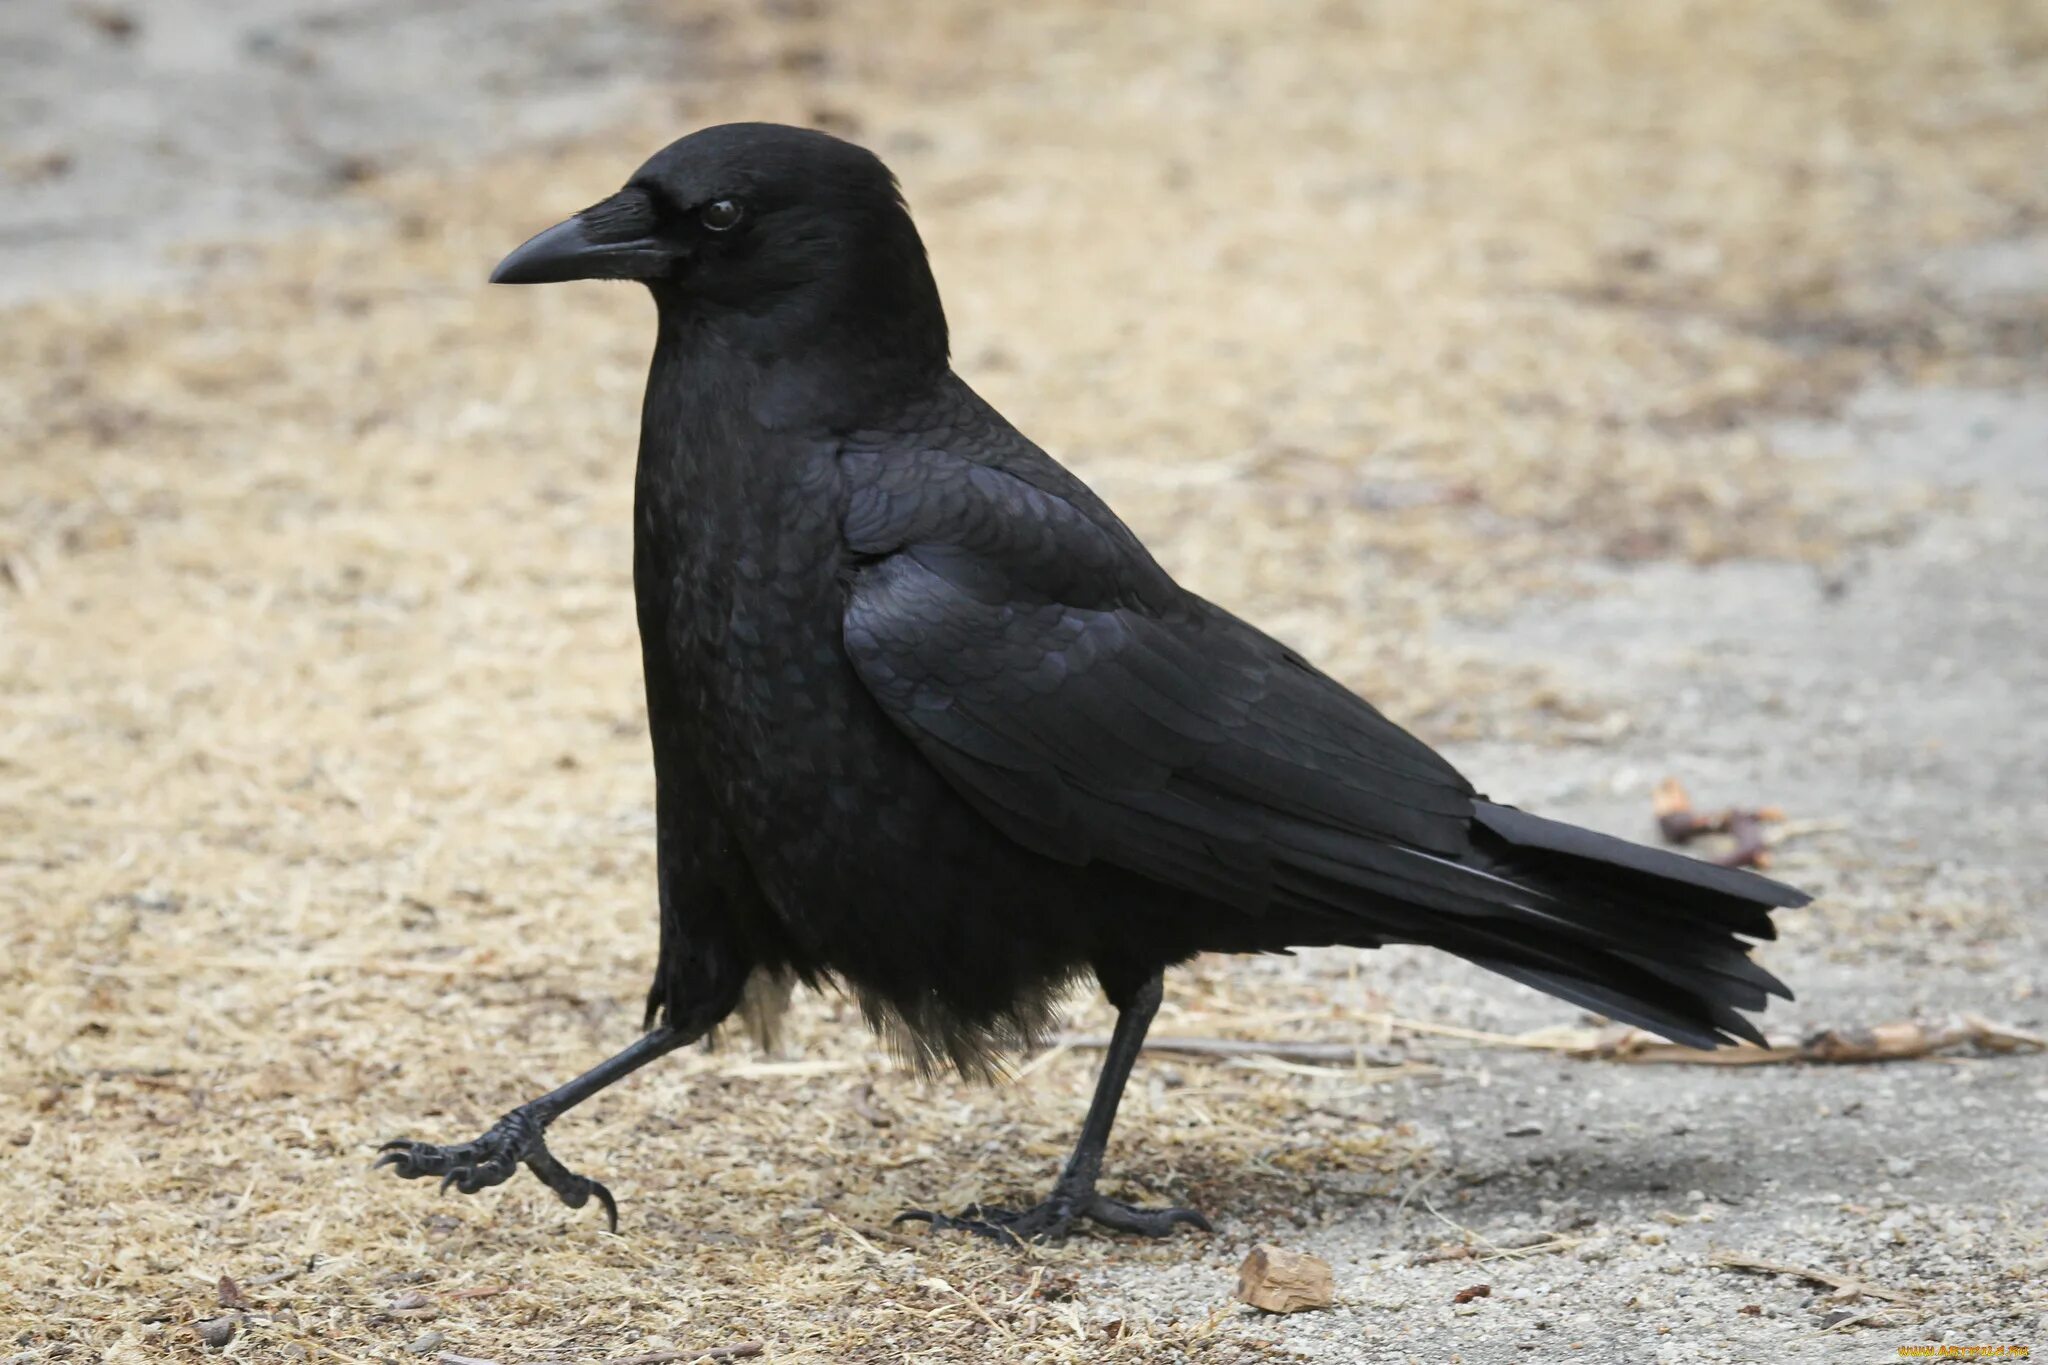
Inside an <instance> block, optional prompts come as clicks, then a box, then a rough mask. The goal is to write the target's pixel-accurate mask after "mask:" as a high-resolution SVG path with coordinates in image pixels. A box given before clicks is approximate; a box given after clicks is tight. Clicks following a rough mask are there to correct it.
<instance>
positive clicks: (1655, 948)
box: [1436, 801, 1811, 1047]
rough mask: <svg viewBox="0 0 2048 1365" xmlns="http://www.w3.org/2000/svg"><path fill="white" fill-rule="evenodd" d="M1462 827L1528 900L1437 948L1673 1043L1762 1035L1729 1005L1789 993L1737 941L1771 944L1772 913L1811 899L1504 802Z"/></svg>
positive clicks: (1478, 804)
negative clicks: (1468, 828)
mask: <svg viewBox="0 0 2048 1365" xmlns="http://www.w3.org/2000/svg"><path fill="white" fill-rule="evenodd" d="M1473 819H1474V825H1473V830H1472V836H1473V844H1474V852H1475V853H1476V855H1477V861H1478V862H1479V863H1480V864H1481V865H1482V866H1483V868H1484V869H1485V870H1486V871H1488V872H1490V873H1492V874H1493V875H1496V876H1498V877H1500V878H1502V879H1503V880H1505V881H1510V882H1513V883H1515V884H1517V885H1519V886H1522V887H1525V888H1527V889H1528V890H1530V891H1532V892H1535V893H1537V894H1536V895H1533V896H1531V897H1529V898H1528V899H1527V900H1526V901H1524V902H1521V903H1519V904H1517V905H1516V906H1515V907H1514V909H1515V911H1516V912H1517V913H1514V914H1512V915H1510V916H1507V917H1505V918H1503V919H1496V920H1492V921H1490V922H1489V923H1488V924H1487V926H1486V928H1485V930H1484V931H1483V932H1481V933H1478V934H1471V935H1469V936H1468V935H1466V934H1460V935H1458V936H1457V937H1458V940H1459V941H1456V942H1444V941H1442V940H1441V939H1439V940H1437V941H1436V942H1437V946H1439V947H1442V948H1445V949H1447V950H1448V951H1450V952H1453V953H1456V954H1458V955H1459V956H1460V957H1463V958H1466V959H1467V960H1468V961H1471V962H1475V963H1477V964H1479V965H1480V966H1482V967H1486V968H1489V969H1491V970H1493V971H1496V972H1499V973H1501V974H1502V975H1503V976H1507V977H1511V978H1513V979H1514V980H1516V981H1520V982H1523V983H1525V984H1527V985H1531V986H1534V987H1536V988H1537V989H1538V990H1541V991H1545V992H1548V993H1549V994H1551V995H1555V996H1558V997H1559V998H1561V999H1564V1000H1569V1001H1571V1002H1572V1003H1574V1004H1577V1005H1583V1006H1585V1007H1586V1008H1588V1009H1591V1010H1596V1011H1598V1012H1599V1013H1601V1014H1604V1015H1607V1016H1608V1017H1610V1018H1613V1019H1618V1020H1621V1021H1622V1022H1624V1023H1629V1024H1635V1025H1638V1026H1640V1027H1642V1028H1647V1029H1653V1030H1655V1031H1656V1032H1658V1033H1661V1034H1663V1035H1664V1036H1665V1037H1667V1038H1670V1039H1671V1040H1673V1041H1674V1042H1680V1043H1686V1044H1690V1045H1692V1046H1694V1047H1715V1046H1718V1045H1719V1044H1721V1043H1725V1042H1734V1041H1736V1040H1738V1039H1740V1040H1747V1041H1749V1042H1753V1043H1759V1044H1761V1043H1762V1042H1763V1041H1764V1039H1763V1035H1762V1034H1761V1033H1759V1032H1758V1031H1757V1028H1756V1026H1755V1025H1754V1024H1752V1023H1750V1021H1749V1020H1747V1019H1745V1018H1743V1016H1742V1015H1741V1014H1739V1013H1737V1011H1738V1010H1758V1009H1762V1008H1763V1006H1764V1004H1765V1002H1766V1001H1767V1000H1768V998H1769V997H1770V996H1773V995H1776V996H1780V997H1782V998H1784V999H1786V1000H1790V999H1791V998H1792V992H1791V991H1789V990H1787V989H1786V988H1785V985H1784V983H1783V982H1781V981H1779V980H1778V978H1777V977H1775V976H1772V975H1771V974H1770V973H1769V972H1767V971H1765V970H1764V969H1763V968H1762V967H1761V966H1759V965H1757V964H1756V963H1755V962H1753V961H1751V959H1750V956H1749V944H1748V943H1747V942H1745V941H1744V940H1745V939H1768V938H1776V937H1777V930H1776V929H1775V928H1773V927H1772V925H1771V911H1772V910H1773V909H1775V908H1777V907H1780V906H1795V905H1804V904H1806V903H1807V901H1808V900H1810V899H1811V898H1810V897H1809V896H1807V895H1806V894H1805V893H1803V892H1801V891H1797V890H1795V889H1793V888H1792V887H1789V886H1786V885H1784V884H1783V883H1781V882H1774V881H1771V880H1770V879H1769V878H1767V877H1759V876H1756V875H1755V874H1754V873H1749V872H1740V871H1736V870H1735V869H1733V868H1726V867H1719V866H1716V865H1715V864H1712V863H1705V862H1701V861H1699V860H1698V859H1695V858H1688V857H1684V856H1682V855H1680V854H1676V853H1669V852H1666V851H1664V850H1662V849H1656V848H1646V847H1644V846H1643V845H1640V844H1632V843H1629V842H1628V841H1626V840H1623V839H1616V838H1612V837H1611V836H1609V835H1605V834H1596V833H1594V832H1593V831H1592V830H1588V829H1580V828H1578V827H1577V826H1575V825H1567V824H1562V823H1560V822H1559V821H1556V820H1545V819H1543V818H1541V817H1539V816H1534V815H1529V814H1527V813H1525V812H1523V811H1519V810H1516V809H1515V808H1514V807H1512V806H1497V805H1494V804H1493V803H1492V802H1490V801H1475V802H1474V803H1473Z"/></svg>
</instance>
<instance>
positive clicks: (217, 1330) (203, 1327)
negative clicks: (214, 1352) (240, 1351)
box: [192, 1317, 235, 1349]
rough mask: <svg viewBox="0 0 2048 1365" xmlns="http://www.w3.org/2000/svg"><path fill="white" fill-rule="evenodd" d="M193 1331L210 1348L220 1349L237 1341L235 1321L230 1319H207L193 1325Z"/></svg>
mask: <svg viewBox="0 0 2048 1365" xmlns="http://www.w3.org/2000/svg"><path fill="white" fill-rule="evenodd" d="M192 1331H193V1333H194V1334H195V1335H197V1336H198V1338H199V1339H200V1340H201V1341H203V1342H205V1343H206V1344H207V1345H208V1346H212V1347H214V1348H215V1349H219V1348H220V1347H222V1346H225V1345H227V1344H228V1343H229V1342H231V1341H233V1340H234V1339H235V1320H234V1319H233V1318H231V1317H228V1318H207V1319H206V1320H205V1321H203V1322H195V1323H193V1324H192Z"/></svg>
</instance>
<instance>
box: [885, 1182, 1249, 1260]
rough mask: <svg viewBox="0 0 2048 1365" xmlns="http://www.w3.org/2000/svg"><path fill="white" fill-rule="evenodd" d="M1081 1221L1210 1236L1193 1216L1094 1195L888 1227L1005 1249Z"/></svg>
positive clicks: (916, 1215)
mask: <svg viewBox="0 0 2048 1365" xmlns="http://www.w3.org/2000/svg"><path fill="white" fill-rule="evenodd" d="M1082 1219H1086V1220H1087V1221H1088V1222H1091V1223H1095V1224H1098V1225H1099V1226H1102V1227H1105V1228H1109V1229H1110V1230H1111V1231H1114V1232H1135V1233H1137V1234H1138V1235H1139V1236H1141V1237H1165V1236H1167V1235H1168V1234H1170V1233H1171V1232H1172V1231H1173V1230H1174V1228H1175V1227H1177V1226H1179V1225H1180V1224H1183V1223H1185V1224H1187V1225H1188V1226H1189V1227H1191V1228H1199V1229H1201V1230H1202V1231H1203V1232H1214V1231H1215V1229H1214V1228H1212V1227H1210V1226H1209V1220H1208V1219H1207V1218H1204V1217H1203V1216H1202V1215H1201V1214H1200V1213H1199V1212H1198V1211H1196V1210H1194V1209H1185V1208H1163V1209H1148V1208H1141V1207H1140V1206H1138V1205H1136V1204H1126V1203H1125V1202H1124V1201H1123V1200H1121V1199H1110V1198H1107V1197H1105V1196H1103V1195H1099V1194H1096V1193H1095V1192H1094V1191H1093V1190H1090V1191H1088V1192H1087V1193H1085V1194H1081V1195H1078V1196H1075V1195H1063V1194H1060V1193H1059V1192H1057V1191H1055V1192H1054V1194H1053V1196H1052V1198H1050V1199H1048V1200H1046V1201H1045V1202H1044V1203H1042V1204H1036V1205H1034V1206H1032V1207H1031V1208H1028V1209H1007V1208H1003V1207H1001V1206H999V1205H995V1204H969V1205H968V1206H967V1207H966V1208H965V1209H962V1210H961V1211H960V1212H959V1213H957V1214H945V1213H936V1212H934V1211H932V1210H931V1209H905V1210H904V1211H903V1212H901V1213H899V1214H897V1215H896V1217H895V1218H893V1219H891V1220H890V1221H891V1222H892V1223H907V1222H922V1223H929V1224H930V1225H931V1228H932V1231H934V1232H956V1231H957V1232H971V1233H973V1234H974V1235H975V1236H977V1237H986V1238H988V1239H990V1240H991V1241H996V1242H1001V1243H1003V1244H1004V1245H1006V1246H1022V1245H1024V1243H1026V1242H1061V1241H1065V1240H1066V1236H1067V1233H1068V1232H1070V1231H1071V1230H1072V1229H1073V1225H1074V1224H1075V1223H1076V1222H1077V1221H1080V1220H1082Z"/></svg>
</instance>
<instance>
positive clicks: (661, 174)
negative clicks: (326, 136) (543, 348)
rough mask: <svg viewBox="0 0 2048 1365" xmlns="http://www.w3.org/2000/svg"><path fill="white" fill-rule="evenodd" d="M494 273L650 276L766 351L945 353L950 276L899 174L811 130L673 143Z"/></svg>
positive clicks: (676, 309)
mask: <svg viewBox="0 0 2048 1365" xmlns="http://www.w3.org/2000/svg"><path fill="white" fill-rule="evenodd" d="M491 279H492V281H493V282H494V283H498V284H546V283H551V282H554V281H557V280H589V279H625V280H640V281H642V282H644V283H645V284H646V285H647V286H648V287H649V288H650V289H652V290H653V291H654V294H655V298H656V299H657V300H658V301H659V302H660V304H661V307H662V310H663V312H664V314H665V315H667V314H670V313H674V314H676V315H678V317H679V319H680V318H688V319H691V320H693V321H696V322H701V323H703V324H706V325H708V326H711V327H713V328H716V329H718V330H720V331H723V332H726V333H727V334H728V335H729V336H730V337H731V338H732V339H735V340H744V341H747V342H750V343H752V344H755V345H758V346H760V347H763V348H765V349H772V350H776V351H779V352H783V353H787V352H788V351H789V350H791V349H792V348H798V347H802V346H803V345H804V344H805V343H806V342H808V343H810V344H817V343H819V342H821V341H825V340H827V339H828V338H829V340H830V342H831V344H834V345H840V346H845V345H849V344H851V345H855V346H858V347H859V348H860V349H862V350H867V351H871V352H872V351H876V350H881V351H885V352H888V353H891V354H895V355H899V356H901V355H902V353H905V352H906V351H907V352H914V353H915V354H916V355H918V356H919V357H921V358H923V359H926V360H929V359H930V358H931V356H932V354H933V353H934V348H936V357H937V362H938V363H939V364H941V365H943V364H944V363H945V354H946V323H945V315H944V313H943V312H942V310H941V309H940V307H939V296H938V287H937V285H935V284H934V283H933V281H932V275H931V268H930V266H929V265H928V264H927V263H926V261H925V253H924V243H923V242H922V241H921V240H920V239H919V237H918V235H917V229H916V227H914V226H913V225H912V223H911V221H910V212H909V210H908V209H907V208H906V207H905V206H904V203H903V197H902V195H901V194H900V193H899V192H898V191H897V188H896V180H895V177H894V176H892V175H891V174H890V173H889V168H888V167H886V166H884V165H883V164H882V162H881V160H880V159H879V158H878V157H876V156H875V154H874V153H872V152H870V151H868V150H866V149H865V148H862V147H856V146H854V145H853V144H852V143H850V142H843V141H841V140H840V139H838V138H836V137H832V136H830V135H829V134H826V133H820V132H814V131H811V130H810V129H805V128H787V127H783V126H781V125H779V124H772V123H728V124H724V125H721V126H719V127H715V128H706V129H704V130H703V131H701V132H697V133H692V134H691V135H690V136H688V137H686V138H683V139H682V140H680V141H678V142H674V143H671V144H670V145H669V146H667V147H665V148H663V149H662V150H661V151H660V152H657V153H656V154H655V155H654V157H653V158H652V159H650V160H649V161H648V162H647V164H646V165H644V166H642V167H641V168H640V169H639V170H638V171H636V172H635V173H634V175H633V178H632V179H631V180H629V181H627V182H626V187H625V188H624V189H622V190H620V191H619V192H618V193H617V194H615V195H613V196H612V197H611V198H609V199H607V200H605V201H604V202H602V203H600V204H595V205H592V206H591V207H590V208H587V209H585V210H584V211H583V212H581V213H579V214H577V215H576V216H575V217H574V218H570V219H568V220H567V221H565V222H562V223H558V224H556V225H555V226H554V227H551V228H549V229H548V230H547V231H545V232H543V233H541V234H540V235H539V236H537V237H535V238H533V239H532V240H531V241H529V242H527V243H526V244H525V245H523V246H521V247H520V248H519V249H518V250H516V251H514V252H513V253H512V254H511V255H509V256H507V257H506V258H505V259H504V260H503V261H501V262H499V264H498V268H497V269H496V270H495V271H493V272H492V274H491ZM905 358H907V357H905Z"/></svg>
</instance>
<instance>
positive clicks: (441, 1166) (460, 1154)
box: [377, 1025, 697, 1232]
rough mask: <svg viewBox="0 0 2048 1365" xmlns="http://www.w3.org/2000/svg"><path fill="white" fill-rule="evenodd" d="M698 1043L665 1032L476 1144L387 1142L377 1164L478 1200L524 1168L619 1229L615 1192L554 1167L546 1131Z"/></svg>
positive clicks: (506, 1120)
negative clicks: (432, 1179) (593, 1203)
mask: <svg viewBox="0 0 2048 1365" xmlns="http://www.w3.org/2000/svg"><path fill="white" fill-rule="evenodd" d="M695 1036H697V1035H696V1034H692V1033H690V1032H687V1031H685V1030H683V1029H678V1028H671V1027H669V1026H667V1025H663V1026H662V1027H660V1028H657V1029H654V1030H651V1031H650V1032H648V1033H647V1034H645V1035H644V1036H642V1037H641V1039H640V1040H639V1041H638V1042H636V1043H634V1044H633V1045H632V1046H631V1047H629V1048H627V1049H626V1050H625V1051H624V1052H621V1053H619V1054H618V1055H617V1056H616V1057H609V1058H607V1059H605V1060H604V1061H602V1062H599V1063H598V1064H597V1065H596V1066H594V1067H592V1068H591V1069H590V1070H588V1071H586V1072H584V1073H583V1074H582V1075H581V1076H578V1077H577V1078H576V1079H575V1080H573V1081H570V1082H569V1083H568V1084H567V1085H565V1086H562V1087H561V1088H560V1089H557V1090H550V1091H549V1092H548V1093H547V1094H545V1095H542V1096H541V1097H540V1098H539V1099H537V1100H532V1101H530V1102H528V1103H526V1104H522V1105H520V1106H519V1107H518V1108H517V1109H514V1110H513V1111H512V1112H511V1113H509V1114H507V1115H505V1117H503V1118H501V1119H499V1120H498V1121H497V1122H496V1123H494V1124H492V1125H491V1128H490V1131H489V1132H487V1133H485V1134H484V1135H483V1136H482V1137H480V1138H478V1139H476V1140H475V1141H474V1142H458V1143H454V1144H452V1145H450V1146H446V1147H443V1146H439V1145H436V1144H434V1143H430V1142H407V1141H398V1142H387V1143H385V1144H384V1146H383V1147H382V1148H381V1149H380V1150H381V1151H382V1152H383V1153H384V1155H383V1156H381V1157H378V1158H377V1164H378V1165H379V1166H389V1167H391V1168H392V1170H394V1171H395V1172H397V1173H398V1174H399V1175H400V1176H402V1177H404V1178H405V1179H407V1180H419V1179H421V1178H423V1177H426V1176H439V1177H441V1188H442V1189H443V1190H446V1189H447V1188H448V1187H449V1186H451V1185H452V1186H454V1187H455V1188H456V1189H458V1190H460V1191H462V1192H463V1193H464V1194H475V1193H476V1192H477V1191H478V1190H481V1189H487V1188H489V1187H490V1186H492V1185H502V1184H504V1183H505V1182H506V1181H507V1180H510V1179H511V1178H512V1176H513V1174H514V1173H515V1172H516V1171H518V1169H519V1166H520V1163H521V1162H524V1163H525V1164H526V1168H527V1169H528V1170H530V1171H532V1172H533V1173H534V1174H535V1175H536V1176H538V1177H540V1182H541V1183H542V1184H543V1185H546V1186H547V1187H548V1188H549V1189H551V1190H553V1191H554V1192H555V1193H556V1194H558V1195H560V1196H561V1198H562V1202H563V1203H564V1204H567V1205H568V1206H569V1207H570V1208H572V1209H580V1208H582V1207H583V1206H584V1205H585V1204H587V1203H589V1202H590V1200H591V1198H592V1196H595V1197H596V1199H597V1202H598V1203H599V1204H601V1205H602V1206H603V1207H604V1216H605V1220H606V1222H607V1223H608V1224H609V1225H610V1227H611V1230H612V1231H613V1232H617V1231H618V1230H619V1206H618V1204H617V1203H616V1202H615V1201H614V1200H613V1199H612V1192H611V1191H610V1190H608V1189H606V1188H605V1187H604V1186H603V1185H600V1184H599V1183H598V1182H597V1181H595V1180H592V1179H591V1178H590V1177H589V1176H586V1175H578V1174H576V1172H574V1171H572V1170H570V1169H569V1168H568V1167H567V1166H564V1165H563V1164H562V1163H561V1162H559V1161H557V1160H555V1157H554V1154H553V1153H552V1152H550V1151H548V1147H547V1143H546V1141H545V1140H544V1138H543V1136H542V1135H543V1134H544V1133H545V1132H546V1131H547V1126H548V1125H549V1124H550V1123H553V1122H554V1121H555V1120H556V1119H557V1118H559V1117H561V1116H562V1115H563V1114H564V1113H566V1112H568V1111H569V1110H571V1109H573V1108H575V1107H576V1106H577V1105H579V1104H581V1103H583V1101H585V1100H587V1099H589V1098H590V1097H591V1096H592V1095H595V1094H596V1093H597V1092H598V1091H600V1090H602V1089H604V1088H605V1087H606V1086H608V1085H611V1084H612V1083H613V1082H615V1081H621V1080H624V1079H625V1078H626V1077H627V1076H629V1075H631V1074H632V1073H633V1072H635V1071H638V1070H639V1069H640V1068H641V1067H643V1066H646V1065H647V1064H648V1063H649V1062H651V1061H653V1060H654V1059H655V1058H657V1057H665V1056H667V1055H668V1054H669V1053H671V1052H674V1051H675V1050H676V1049H677V1048H679V1047H681V1046H682V1045H683V1044H685V1043H687V1042H689V1041H690V1040H691V1039H692V1038H693V1037H695Z"/></svg>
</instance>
